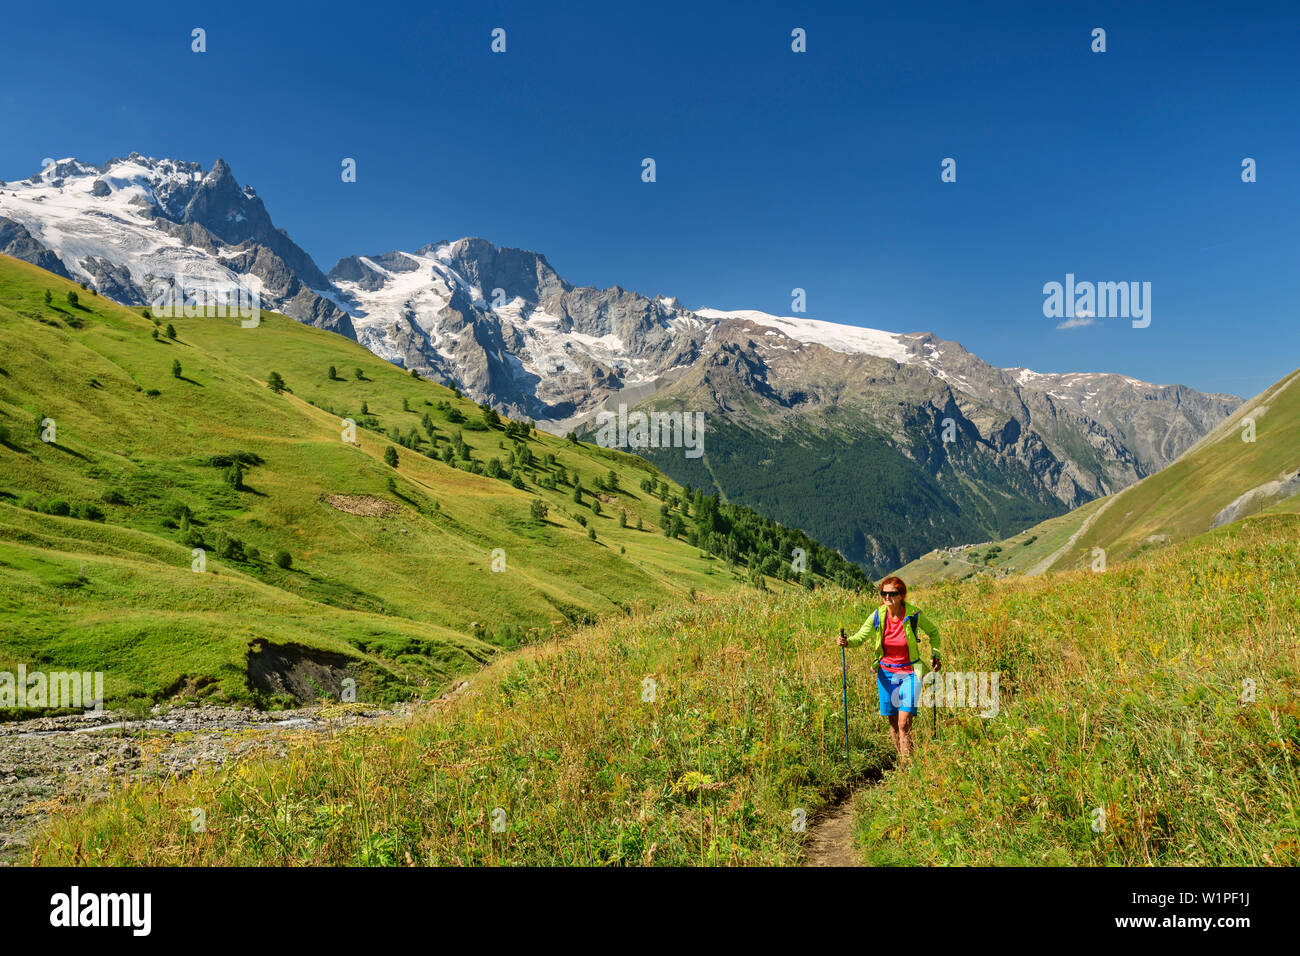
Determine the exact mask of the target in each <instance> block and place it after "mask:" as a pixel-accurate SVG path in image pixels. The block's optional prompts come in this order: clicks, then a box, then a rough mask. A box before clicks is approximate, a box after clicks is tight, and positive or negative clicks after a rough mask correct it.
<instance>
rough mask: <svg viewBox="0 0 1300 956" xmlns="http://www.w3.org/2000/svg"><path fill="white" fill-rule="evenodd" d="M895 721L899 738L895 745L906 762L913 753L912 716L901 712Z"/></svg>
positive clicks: (903, 711) (896, 733)
mask: <svg viewBox="0 0 1300 956" xmlns="http://www.w3.org/2000/svg"><path fill="white" fill-rule="evenodd" d="M893 721H894V726H895V734H894V736H895V737H896V738H897V739H896V740H895V741H894V744H895V746H897V747H898V755H899V756H900V757H902V758H903V759H904V760H906V759H907V758H908V757H909V756H910V755H911V753H912V715H911V714H909V713H908V712H907V711H905V710H900V711H899V712H898V716H897V717H895V718H893Z"/></svg>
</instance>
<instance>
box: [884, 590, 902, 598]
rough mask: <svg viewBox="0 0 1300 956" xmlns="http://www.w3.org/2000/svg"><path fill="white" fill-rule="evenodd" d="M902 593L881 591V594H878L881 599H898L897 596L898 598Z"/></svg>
mask: <svg viewBox="0 0 1300 956" xmlns="http://www.w3.org/2000/svg"><path fill="white" fill-rule="evenodd" d="M902 593H903V592H902V591H881V592H880V596H881V597H898V596H899V595H900V594H902Z"/></svg>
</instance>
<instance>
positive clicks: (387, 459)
mask: <svg viewBox="0 0 1300 956" xmlns="http://www.w3.org/2000/svg"><path fill="white" fill-rule="evenodd" d="M384 464H386V465H388V466H389V467H390V468H396V467H397V449H396V448H394V447H393V446H392V445H388V446H387V447H385V448H384Z"/></svg>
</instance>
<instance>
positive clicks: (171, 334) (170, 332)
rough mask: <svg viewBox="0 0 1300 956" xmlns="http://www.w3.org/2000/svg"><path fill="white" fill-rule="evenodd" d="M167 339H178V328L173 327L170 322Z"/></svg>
mask: <svg viewBox="0 0 1300 956" xmlns="http://www.w3.org/2000/svg"><path fill="white" fill-rule="evenodd" d="M167 338H169V339H174V338H176V326H174V325H172V324H171V323H170V322H168V323H167Z"/></svg>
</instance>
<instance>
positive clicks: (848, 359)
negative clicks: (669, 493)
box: [0, 153, 1242, 576]
mask: <svg viewBox="0 0 1300 956" xmlns="http://www.w3.org/2000/svg"><path fill="white" fill-rule="evenodd" d="M0 253H4V254H7V255H10V256H13V257H14V258H18V259H22V260H25V261H27V262H30V263H32V264H34V265H37V266H39V267H41V268H43V269H46V270H48V271H50V272H54V273H57V274H59V275H61V276H64V277H66V278H70V279H73V280H74V281H78V282H83V283H86V284H87V286H88V287H90V288H93V289H95V290H97V291H98V293H99V294H101V295H103V296H106V297H108V298H111V299H113V300H115V301H117V302H119V303H122V304H124V305H130V306H145V305H148V304H149V302H150V301H151V298H152V295H151V290H153V289H154V288H155V287H156V286H157V284H158V283H160V282H170V281H175V280H177V279H181V280H183V282H184V283H185V284H186V285H188V286H196V285H197V286H200V287H203V286H211V287H214V288H216V287H222V288H229V287H232V286H237V287H240V288H245V289H250V290H252V291H254V292H256V294H257V295H258V296H259V297H260V301H261V303H262V304H263V305H264V306H265V307H267V308H271V309H274V310H275V311H277V312H281V313H283V314H285V315H288V316H290V317H292V318H294V319H296V320H298V321H299V322H302V323H305V324H308V325H312V326H316V327H318V328H322V329H326V330H329V331H331V332H335V333H337V334H339V335H342V336H346V337H347V338H350V339H354V340H355V341H357V342H358V343H360V344H361V345H363V346H365V347H366V348H367V349H369V350H370V351H372V352H374V353H375V354H376V355H378V356H380V357H381V358H383V359H386V360H387V361H389V362H391V363H393V364H394V365H396V366H398V367H400V368H403V369H408V370H412V371H414V372H417V373H418V374H419V375H420V376H422V377H424V378H429V379H433V380H435V381H437V382H440V383H442V384H446V385H451V386H455V387H456V388H458V389H459V390H460V391H462V392H463V393H465V394H466V395H467V396H469V397H470V398H472V399H473V400H474V401H476V402H479V403H483V404H489V405H491V406H492V407H494V408H495V409H497V410H498V411H499V412H502V413H504V414H506V415H509V416H511V417H514V418H518V419H532V420H534V421H535V422H536V423H537V426H538V427H539V428H543V429H545V430H547V431H550V432H553V433H556V434H563V433H565V432H569V431H574V432H577V433H578V434H579V435H580V436H583V437H586V438H588V439H590V438H592V436H594V435H595V432H596V427H595V421H594V419H595V416H596V415H597V413H598V412H600V411H602V410H605V409H609V410H616V409H618V407H619V406H620V405H623V406H626V407H627V408H629V409H639V410H645V411H652V410H660V411H663V410H668V411H682V412H692V413H703V415H704V420H705V422H706V429H705V431H706V436H705V439H704V442H703V449H704V453H703V455H702V456H699V457H691V456H686V455H684V454H683V453H682V450H681V449H680V448H644V449H637V451H639V452H640V453H641V454H642V455H643V456H644V457H646V458H648V459H650V460H651V461H653V462H654V464H655V465H657V466H658V467H659V468H660V469H662V470H663V471H664V472H665V473H667V474H668V475H669V476H671V477H672V478H674V479H675V480H676V481H678V482H682V483H689V484H690V485H692V486H694V487H696V488H702V489H704V490H705V491H706V492H710V493H711V492H714V491H716V492H718V493H719V495H720V497H721V498H722V499H724V500H726V501H729V502H731V503H734V504H740V505H746V506H749V507H751V508H753V509H755V510H756V511H758V512H760V513H762V514H765V515H767V516H768V517H771V518H772V519H774V520H776V521H779V522H781V523H783V524H786V525H792V526H795V527H798V528H800V529H802V530H804V531H806V532H807V533H808V534H810V535H812V536H813V537H814V538H816V539H817V540H818V541H820V542H822V543H824V544H825V545H827V546H829V547H831V548H834V549H836V550H837V551H839V552H840V553H841V554H843V555H844V556H845V557H846V558H848V559H849V560H851V561H853V562H856V563H858V564H860V565H861V566H862V567H863V568H864V569H865V570H866V571H867V572H868V573H870V574H872V575H875V576H879V575H881V574H883V573H886V572H889V571H891V570H893V569H895V568H898V567H900V566H901V565H904V564H906V563H908V562H909V561H912V560H914V559H916V558H918V557H920V556H921V555H923V554H925V553H926V552H928V551H930V550H932V549H935V548H942V547H946V546H951V545H961V544H967V543H970V542H974V541H983V540H995V539H1002V538H1006V537H1008V536H1010V535H1012V534H1015V533H1016V532H1018V531H1020V530H1021V529H1023V528H1027V527H1030V526H1032V525H1035V524H1037V523H1038V522H1040V521H1043V520H1045V519H1048V518H1051V517H1053V516H1056V515H1060V514H1064V513H1065V512H1067V511H1069V510H1070V509H1073V508H1076V507H1078V506H1080V505H1082V504H1085V503H1087V502H1089V501H1091V500H1093V499H1095V498H1098V497H1102V496H1105V495H1109V494H1112V493H1114V492H1117V491H1119V490H1121V489H1123V488H1126V487H1128V486H1130V485H1133V484H1135V483H1137V482H1139V481H1140V480H1142V479H1143V478H1145V477H1147V476H1148V475H1151V474H1154V473H1155V472H1157V471H1159V470H1160V469H1162V468H1164V467H1165V466H1166V465H1168V464H1170V463H1171V462H1173V461H1174V460H1175V459H1176V458H1177V457H1178V456H1179V455H1180V454H1182V452H1184V451H1185V450H1187V449H1188V448H1190V447H1191V446H1192V445H1194V444H1195V443H1196V442H1197V441H1198V440H1200V439H1201V438H1202V437H1203V436H1205V435H1206V434H1208V433H1209V432H1210V431H1212V430H1213V429H1214V428H1215V427H1216V426H1217V425H1219V424H1220V423H1221V422H1223V421H1224V420H1225V419H1227V418H1228V417H1229V416H1230V415H1232V414H1233V412H1235V411H1236V410H1237V409H1238V407H1239V406H1240V405H1241V404H1242V399H1240V398H1238V397H1236V396H1233V395H1226V394H1217V393H1215V394H1210V393H1203V392H1198V391H1196V390H1194V389H1191V388H1187V387H1185V386H1182V385H1156V384H1151V383H1148V382H1143V381H1139V380H1137V379H1134V378H1130V377H1127V376H1124V375H1119V374H1111V373H1087V372H1077V373H1066V374H1044V373H1039V372H1035V371H1032V370H1030V369H1028V368H1006V369H1004V368H996V367H994V366H992V365H990V364H988V363H987V362H984V361H982V360H981V359H980V358H979V357H977V356H975V355H973V354H971V353H970V352H968V351H967V350H966V349H964V348H963V347H962V346H961V345H960V344H958V343H956V342H951V341H945V340H943V339H940V338H938V337H937V336H935V335H933V334H931V333H928V332H909V333H898V332H889V331H880V330H876V329H869V328H863V327H857V326H848V325H839V324H835V323H830V322H822V321H816V320H813V319H807V318H802V317H798V318H792V317H779V316H774V315H768V314H765V313H761V312H750V311H723V310H719V309H713V308H696V309H690V308H687V307H685V306H684V305H683V304H682V303H681V302H679V301H678V300H677V299H675V298H671V297H667V296H645V295H641V294H639V293H636V292H632V291H628V290H625V289H622V288H620V287H618V286H614V287H612V288H608V289H596V288H591V287H585V286H575V285H574V284H573V283H571V282H568V281H566V280H565V279H564V278H562V277H561V276H560V275H559V274H558V273H557V272H556V271H555V269H554V268H552V266H551V264H550V263H549V262H548V261H547V260H546V257H545V256H544V255H542V254H540V253H536V252H529V251H525V250H521V249H511V248H502V247H498V246H495V245H493V244H492V243H490V242H487V241H485V240H483V239H477V238H463V239H458V240H455V241H437V242H431V243H429V244H428V245H425V246H422V247H420V248H418V249H414V250H409V251H408V250H391V251H388V252H383V253H378V254H372V255H355V256H349V257H347V258H344V259H341V260H340V261H339V262H337V263H336V264H335V265H334V267H333V268H332V269H330V270H329V272H328V273H325V272H323V271H322V270H321V269H320V268H319V267H318V266H317V265H316V263H315V262H314V261H313V260H312V258H311V256H310V255H309V254H308V253H307V252H305V251H304V250H303V249H302V248H301V247H300V246H298V245H297V244H296V243H295V242H294V241H293V240H292V239H290V238H289V236H288V235H287V234H286V233H285V232H284V231H283V230H279V229H276V228H275V226H274V225H273V224H272V220H271V217H270V214H269V213H268V212H267V210H266V207H265V205H264V204H263V202H262V200H261V199H260V198H259V197H258V196H257V193H256V191H255V190H254V189H253V188H252V187H249V186H240V184H239V183H238V182H237V181H236V180H235V178H234V175H233V173H232V171H231V169H230V167H229V166H228V165H227V164H226V163H225V162H224V161H223V160H220V159H219V160H217V162H216V163H215V164H214V165H213V166H212V168H211V169H209V170H206V171H205V170H204V169H203V168H202V167H201V166H200V165H199V164H197V163H193V162H181V161H176V160H171V159H152V158H146V157H144V156H141V155H139V154H137V153H132V154H131V155H130V156H128V157H126V158H121V159H113V160H110V161H108V162H107V163H105V164H104V165H102V166H97V165H92V164H90V163H85V162H80V161H77V160H75V159H65V160H61V161H58V162H52V163H50V164H48V165H47V166H46V167H45V168H44V169H43V170H41V171H40V172H38V173H36V174H34V175H32V176H31V177H30V178H28V179H25V180H22V181H18V182H7V183H0ZM945 438H946V439H948V440H945ZM774 560H776V559H775V558H774Z"/></svg>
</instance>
